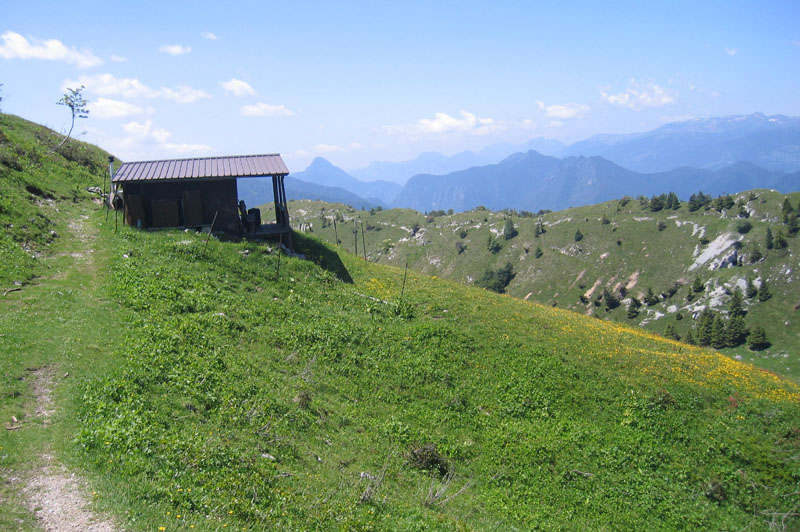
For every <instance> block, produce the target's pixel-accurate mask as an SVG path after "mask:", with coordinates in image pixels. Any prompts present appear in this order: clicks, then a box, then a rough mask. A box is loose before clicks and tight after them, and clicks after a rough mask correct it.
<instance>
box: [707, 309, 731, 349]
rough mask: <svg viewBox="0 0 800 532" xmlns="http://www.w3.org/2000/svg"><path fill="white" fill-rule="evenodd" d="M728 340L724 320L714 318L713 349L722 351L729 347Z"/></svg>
mask: <svg viewBox="0 0 800 532" xmlns="http://www.w3.org/2000/svg"><path fill="white" fill-rule="evenodd" d="M727 343H728V342H727V338H726V337H725V322H723V321H722V318H720V317H719V314H717V317H716V318H714V323H713V324H712V325H711V347H713V348H714V349H722V348H723V347H725V346H726V345H727Z"/></svg>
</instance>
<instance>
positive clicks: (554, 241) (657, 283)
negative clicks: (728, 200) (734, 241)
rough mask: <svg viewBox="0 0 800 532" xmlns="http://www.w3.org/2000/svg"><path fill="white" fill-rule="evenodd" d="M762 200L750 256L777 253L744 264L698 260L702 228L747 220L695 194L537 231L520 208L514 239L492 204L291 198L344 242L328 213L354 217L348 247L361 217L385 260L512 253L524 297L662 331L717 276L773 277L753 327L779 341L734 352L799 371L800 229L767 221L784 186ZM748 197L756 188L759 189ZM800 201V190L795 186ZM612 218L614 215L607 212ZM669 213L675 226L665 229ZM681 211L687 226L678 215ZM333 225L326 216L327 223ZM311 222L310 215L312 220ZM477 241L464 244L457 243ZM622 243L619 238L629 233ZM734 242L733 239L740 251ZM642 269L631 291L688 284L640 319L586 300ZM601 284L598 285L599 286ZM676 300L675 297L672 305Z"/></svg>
mask: <svg viewBox="0 0 800 532" xmlns="http://www.w3.org/2000/svg"><path fill="white" fill-rule="evenodd" d="M756 195H757V199H755V200H753V201H747V206H748V208H749V209H751V211H752V213H753V214H752V216H751V218H750V219H749V221H750V222H751V223H752V224H753V229H752V230H751V231H750V232H749V233H748V234H746V235H744V236H743V248H742V250H741V252H742V253H744V254H745V258H747V257H748V256H749V255H750V253H751V252H752V250H753V246H754V245H758V247H759V248H760V250H761V252H762V253H765V254H766V255H767V256H766V259H764V260H763V261H761V262H759V263H757V264H752V265H751V264H749V263H747V261H745V262H746V264H745V266H743V267H741V268H727V269H721V270H710V269H709V265H710V262H709V263H707V264H705V265H703V266H701V267H699V268H697V269H695V270H690V267H691V265H692V264H693V263H694V262H695V260H696V257H697V255H698V253H700V252H702V251H703V250H705V249H706V248H707V246H705V245H703V244H702V243H701V242H700V238H701V235H702V236H705V237H706V238H707V239H708V240H709V241H710V242H713V241H714V239H715V238H717V237H718V236H720V235H722V234H725V233H729V234H732V235H734V236H736V237H739V236H741V235H739V234H738V233H737V232H736V230H735V226H736V223H737V219H736V212H738V207H734V208H733V209H731V212H723V213H722V214H720V213H718V212H716V211H715V210H713V209H712V210H701V211H697V212H693V213H692V212H689V211H688V208H687V206H686V204H685V203H684V204H683V205H682V206H681V208H680V209H678V210H676V211H668V212H667V211H660V212H657V213H653V212H650V211H646V210H643V209H642V208H641V206H640V205H639V202H638V201H635V200H634V201H631V202H629V203H628V204H627V205H625V206H620V203H619V202H618V201H612V202H608V203H603V204H598V205H592V206H588V207H580V208H575V209H569V210H567V211H561V212H555V213H550V214H547V215H545V216H543V217H542V221H543V223H544V224H545V227H546V228H547V232H546V233H545V234H543V235H541V236H539V237H538V238H537V237H535V231H534V229H535V225H536V223H537V221H538V219H531V218H519V217H513V221H514V224H515V226H516V227H517V229H518V230H519V235H518V236H517V237H515V238H513V239H511V240H509V241H505V240H503V238H502V230H503V223H504V218H505V215H504V214H503V213H493V212H490V211H480V210H475V211H469V212H465V213H457V214H454V215H450V216H438V217H436V218H434V219H433V221H430V222H429V221H426V217H425V216H424V215H422V214H420V213H417V212H415V211H410V210H406V209H393V210H388V211H380V212H374V213H372V214H370V213H367V212H362V211H355V210H353V209H349V208H347V207H344V206H341V205H338V206H337V205H332V204H324V203H320V202H310V201H297V202H293V203H292V205H291V206H290V210H291V212H292V217H293V223H294V224H295V226H299V224H300V223H306V224H311V229H310V231H312V232H313V234H314V235H317V236H318V237H320V238H323V239H325V240H327V241H329V242H333V241H334V228H333V226H332V225H328V224H327V223H323V218H325V217H327V218H329V219H332V218H333V216H335V215H336V214H337V213H338V214H340V215H342V217H343V218H344V220H345V221H344V222H340V223H339V224H338V225H337V228H338V232H339V239H340V240H341V241H342V244H341V245H342V247H343V248H345V249H348V250H350V251H352V250H353V249H354V241H353V240H354V239H353V233H352V218H357V219H359V220H360V221H361V222H363V225H364V227H365V229H367V231H366V233H365V237H366V238H365V240H366V245H367V251H368V256H369V259H370V260H372V261H377V262H381V263H387V264H393V265H395V266H402V265H403V264H404V263H405V261H406V260H408V264H409V267H411V268H413V269H417V270H420V271H423V272H425V273H428V274H431V275H437V276H440V277H444V278H448V279H453V280H457V281H461V282H468V283H469V282H472V281H473V280H475V279H477V278H479V277H480V276H481V275H482V273H483V272H484V271H485V270H486V269H487V268H495V269H496V268H499V267H501V266H502V265H504V264H505V263H506V262H511V264H512V265H513V268H514V271H515V272H516V277H515V278H514V280H513V281H512V282H511V284H510V285H509V287H508V292H509V293H510V294H512V295H514V296H516V297H525V296H528V294H530V296H529V297H530V298H531V299H533V300H534V301H538V302H541V303H545V304H557V305H558V306H559V307H561V308H568V309H572V310H575V311H578V312H584V313H588V314H592V315H595V316H600V317H603V318H608V319H611V320H615V321H619V322H623V323H628V324H640V325H643V326H644V327H645V328H647V329H648V330H650V331H653V332H658V333H661V332H663V331H664V329H665V327H666V326H667V323H672V324H673V325H674V326H675V328H676V330H677V332H678V334H680V335H681V336H682V337H683V336H685V335H686V333H687V331H688V330H689V328H690V327H692V326H693V325H694V320H692V319H683V320H676V319H675V317H676V315H677V314H678V312H676V310H678V311H680V314H681V315H682V316H683V317H684V318H691V317H692V314H693V313H694V312H696V310H698V309H700V308H701V306H703V305H708V304H709V302H710V301H711V300H712V297H711V293H712V292H713V290H714V289H715V288H716V287H725V288H727V289H728V290H730V288H732V287H733V286H735V285H736V283H737V282H743V280H744V279H745V278H746V276H747V275H752V277H753V278H754V279H755V280H756V282H758V280H759V279H762V278H766V279H767V280H768V284H769V286H770V288H771V290H772V293H773V297H772V298H771V299H770V300H768V301H766V302H764V303H758V302H757V301H756V300H751V301H749V302H747V304H746V308H747V309H748V311H749V312H748V315H747V317H746V318H745V321H746V325H747V326H748V327H750V328H752V327H755V326H759V325H760V326H763V327H764V328H765V329H766V331H767V336H768V338H769V339H770V340H771V341H772V344H773V345H772V347H771V348H769V349H767V350H766V351H762V352H760V353H753V352H752V351H750V350H748V349H747V347H746V346H742V347H739V348H735V349H726V350H724V351H725V353H726V354H728V355H729V356H734V357H738V358H743V359H745V360H749V361H751V362H753V363H755V364H757V365H759V366H760V367H763V368H766V369H770V370H773V371H777V372H779V373H781V374H784V375H788V376H790V377H792V378H794V379H795V380H800V357H798V356H797V353H798V352H800V316H798V313H797V312H795V311H794V310H793V306H794V305H795V304H796V303H798V302H799V301H800V292H798V290H797V288H796V286H797V283H798V282H800V278H799V277H798V275H799V274H800V263H799V262H798V256H800V247H799V246H800V240H799V239H797V238H789V239H788V243H789V248H788V249H787V250H772V251H769V252H767V250H766V248H765V245H764V236H765V233H766V229H767V227H771V228H772V231H773V233H775V232H777V230H778V229H779V228H780V227H781V224H780V223H779V222H778V220H780V219H781V214H780V212H781V205H782V203H783V199H784V196H783V195H782V194H778V193H775V192H770V191H765V190H760V191H756ZM737 197H740V198H742V199H743V200H745V201H746V200H747V199H748V193H743V194H740V195H738V196H737ZM789 197H790V198H791V201H792V203H793V204H794V205H796V204H797V203H798V200H800V194H797V193H795V194H790V195H789ZM604 216H605V217H606V219H607V220H609V222H610V223H609V224H606V225H604V224H602V223H601V220H602V218H603V217H604ZM658 222H663V223H664V224H665V225H666V228H665V229H664V230H662V231H659V230H658V228H657V224H658ZM678 222H680V223H681V225H678ZM414 224H419V225H420V227H421V229H420V231H419V232H417V234H416V235H415V236H411V228H412V227H413V226H414ZM324 225H325V227H323V226H324ZM304 227H307V226H304ZM578 229H580V231H581V233H582V234H583V235H584V239H583V240H582V241H580V242H578V243H576V242H575V241H574V236H575V232H576V231H577V230H578ZM461 230H467V235H466V237H465V238H463V239H462V238H460V235H459V233H460V232H461ZM490 232H492V233H494V234H495V235H498V237H499V239H500V241H501V243H502V244H503V248H502V250H501V251H500V252H499V253H497V254H491V253H490V252H489V251H488V250H487V246H486V242H487V239H488V237H489V234H490ZM358 240H359V242H358V247H359V254H362V253H363V251H362V249H361V248H362V238H361V235H359V238H358ZM459 242H460V243H462V244H464V245H466V250H465V251H464V252H463V253H459V252H458V251H457V249H456V243H459ZM618 242H619V244H618ZM537 246H538V247H540V248H541V250H542V252H543V255H542V256H541V257H540V258H538V259H537V258H535V250H536V248H537ZM728 251H730V250H728ZM698 275H699V277H700V278H701V280H702V281H703V282H705V283H706V285H707V289H706V292H705V293H704V294H702V295H701V296H700V298H699V299H698V300H695V301H694V302H692V303H689V302H687V300H686V296H687V294H688V292H689V286H688V285H689V284H690V283H691V281H693V280H694V278H695V276H698ZM631 276H634V277H635V278H636V279H638V280H637V281H636V283H635V285H634V286H632V287H631V289H630V290H629V294H632V295H635V296H637V297H638V298H639V299H642V296H643V295H644V293H646V291H647V288H648V287H652V289H653V290H654V291H655V292H656V293H657V294H658V293H659V292H661V291H663V290H666V289H667V288H669V287H670V286H671V285H672V284H673V283H674V282H676V281H679V282H681V283H684V286H683V287H682V288H681V289H680V291H679V292H678V293H677V294H676V295H674V296H673V297H671V298H669V299H667V300H664V301H662V302H660V303H658V304H656V305H654V306H652V307H649V308H648V307H643V309H642V312H641V314H640V315H639V316H638V317H637V318H636V319H632V320H631V319H628V318H627V316H626V314H627V312H626V305H625V304H623V305H621V306H620V307H619V308H617V309H616V310H613V311H610V312H606V311H605V310H604V307H603V306H602V305H601V306H594V305H593V304H592V303H588V304H583V303H581V302H580V296H581V295H582V294H588V297H589V298H590V299H591V298H592V296H594V297H597V296H598V295H600V294H601V293H602V290H603V288H604V287H606V288H608V289H609V290H610V291H612V292H614V291H615V289H617V288H618V287H619V285H620V283H623V284H624V283H626V282H627V281H629V280H630V279H631ZM596 283H597V286H596V288H595V289H594V291H592V292H590V291H591V289H592V287H593V286H595V284H596ZM727 301H728V296H727V295H723V296H722V297H718V298H717V301H716V304H717V305H718V306H717V307H715V308H716V310H718V311H726V310H727ZM673 306H674V307H675V308H670V307H673Z"/></svg>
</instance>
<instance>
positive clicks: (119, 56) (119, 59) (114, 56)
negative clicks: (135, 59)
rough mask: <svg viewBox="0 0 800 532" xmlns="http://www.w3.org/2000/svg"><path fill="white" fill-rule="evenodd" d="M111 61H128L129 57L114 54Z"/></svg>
mask: <svg viewBox="0 0 800 532" xmlns="http://www.w3.org/2000/svg"><path fill="white" fill-rule="evenodd" d="M111 62H112V63H127V62H128V58H127V57H122V56H121V55H112V56H111Z"/></svg>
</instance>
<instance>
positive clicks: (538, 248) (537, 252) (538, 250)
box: [533, 246, 544, 259]
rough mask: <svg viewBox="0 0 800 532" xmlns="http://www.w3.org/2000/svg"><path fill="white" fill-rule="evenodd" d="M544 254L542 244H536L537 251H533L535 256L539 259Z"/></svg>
mask: <svg viewBox="0 0 800 532" xmlns="http://www.w3.org/2000/svg"><path fill="white" fill-rule="evenodd" d="M542 255H544V253H543V252H542V248H541V247H540V246H536V251H534V252H533V256H534V257H536V258H537V259H538V258H539V257H541V256H542Z"/></svg>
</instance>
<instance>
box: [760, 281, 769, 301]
mask: <svg viewBox="0 0 800 532" xmlns="http://www.w3.org/2000/svg"><path fill="white" fill-rule="evenodd" d="M771 297H772V292H770V291H769V286H767V280H766V279H761V286H759V287H758V300H759V301H766V300H767V299H769V298H771Z"/></svg>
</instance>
